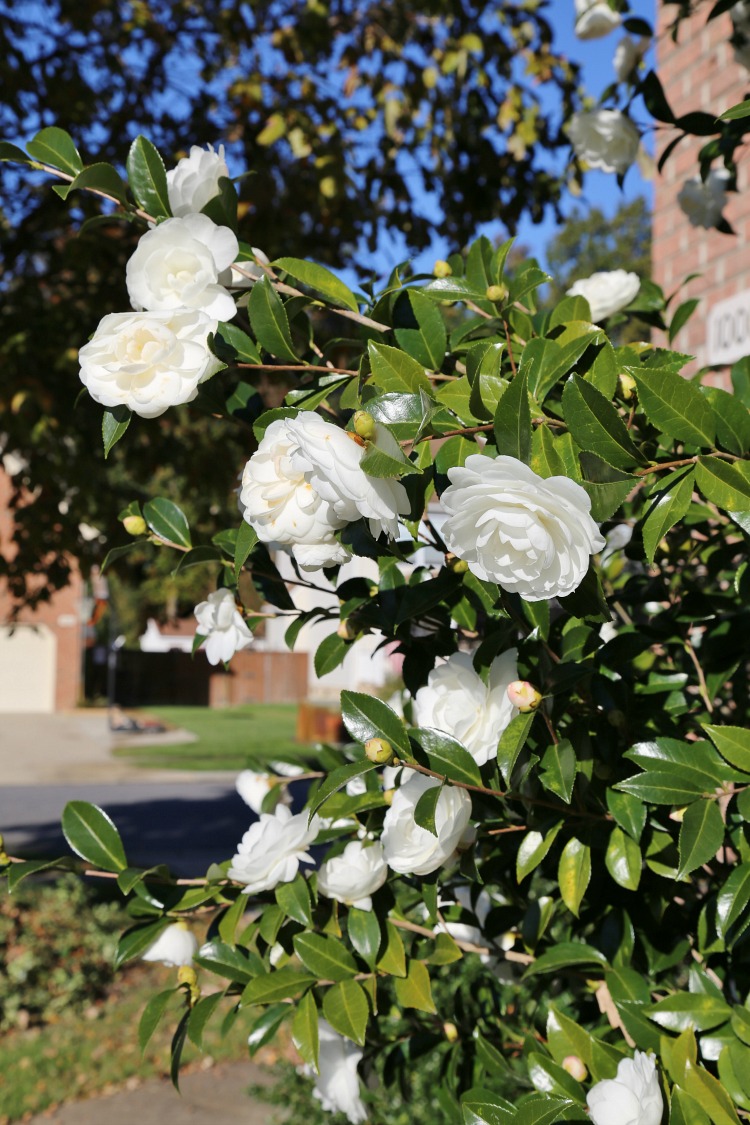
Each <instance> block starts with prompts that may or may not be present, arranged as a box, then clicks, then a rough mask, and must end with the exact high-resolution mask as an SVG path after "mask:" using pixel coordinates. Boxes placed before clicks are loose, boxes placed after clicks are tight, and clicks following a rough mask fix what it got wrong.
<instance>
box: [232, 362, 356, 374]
mask: <svg viewBox="0 0 750 1125" xmlns="http://www.w3.org/2000/svg"><path fill="white" fill-rule="evenodd" d="M234 366H235V367H244V368H246V369H247V370H250V371H325V372H326V374H327V375H358V374H359V372H358V371H351V370H350V369H349V368H348V367H327V366H321V365H315V364H313V363H235V365H234Z"/></svg>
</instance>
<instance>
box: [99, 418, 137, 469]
mask: <svg viewBox="0 0 750 1125" xmlns="http://www.w3.org/2000/svg"><path fill="white" fill-rule="evenodd" d="M131 417H132V415H131V413H130V411H129V410H128V408H127V406H106V407H105V408H104V414H103V415H102V441H103V443H104V456H105V458H106V457H108V456H109V452H110V450H111V449H112V447H113V445H115V444H116V443H117V442H118V441H119V440H120V438H121V437H122V435H123V434H124V433H125V431H126V430H127V428H128V426H129V425H130V419H131Z"/></svg>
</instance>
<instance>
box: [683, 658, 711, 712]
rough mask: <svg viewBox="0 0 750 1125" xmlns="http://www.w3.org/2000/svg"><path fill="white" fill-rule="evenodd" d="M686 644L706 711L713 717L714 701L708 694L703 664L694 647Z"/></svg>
mask: <svg viewBox="0 0 750 1125" xmlns="http://www.w3.org/2000/svg"><path fill="white" fill-rule="evenodd" d="M684 644H685V652H686V653H687V654H688V656H689V657H690V659H691V660H692V662H693V666H694V668H695V671H696V673H697V675H698V690H699V691H700V693H701V698H702V700H703V702H704V703H705V705H706V710H707V711H708V713H709V715H713V713H714V705H713V700H712V699H711V697H710V695H709V694H708V684H707V683H706V677H705V676H704V674H703V669H702V668H701V663H700V660H699V659H698V655H697V653H696V651H695V649H694V648H693V646H692V645H691V643H690V641H685V642H684Z"/></svg>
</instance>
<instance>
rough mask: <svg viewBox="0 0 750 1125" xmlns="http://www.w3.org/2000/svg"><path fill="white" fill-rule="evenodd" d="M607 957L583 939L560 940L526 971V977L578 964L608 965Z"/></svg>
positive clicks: (558, 970)
mask: <svg viewBox="0 0 750 1125" xmlns="http://www.w3.org/2000/svg"><path fill="white" fill-rule="evenodd" d="M606 964H607V958H606V957H605V956H604V954H603V953H601V952H600V951H599V950H598V949H595V948H594V946H593V945H586V944H585V943H584V942H582V941H560V942H557V944H556V945H553V947H552V948H551V949H548V950H547V952H546V953H543V954H542V956H541V957H537V959H536V961H534V962H533V963H532V964H531V965H529V967H528V969H527V970H526V972H525V973H524V977H531V976H536V975H537V974H538V973H559V972H560V970H561V969H570V968H573V967H574V966H576V965H606Z"/></svg>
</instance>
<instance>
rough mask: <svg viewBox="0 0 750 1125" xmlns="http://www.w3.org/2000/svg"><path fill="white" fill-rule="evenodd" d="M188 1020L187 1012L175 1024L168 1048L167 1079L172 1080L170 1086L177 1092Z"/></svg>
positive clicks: (188, 1014)
mask: <svg viewBox="0 0 750 1125" xmlns="http://www.w3.org/2000/svg"><path fill="white" fill-rule="evenodd" d="M189 1019H190V1012H189V1011H187V1012H185V1014H184V1016H182V1018H181V1019H180V1022H179V1023H178V1024H177V1027H176V1029H175V1033H174V1035H173V1036H172V1042H171V1044H170V1047H169V1054H170V1059H169V1077H170V1078H171V1080H172V1085H173V1086H174V1088H175V1090H179V1088H180V1062H181V1060H182V1051H183V1048H184V1046H185V1040H186V1038H187V1025H188V1020H189Z"/></svg>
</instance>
